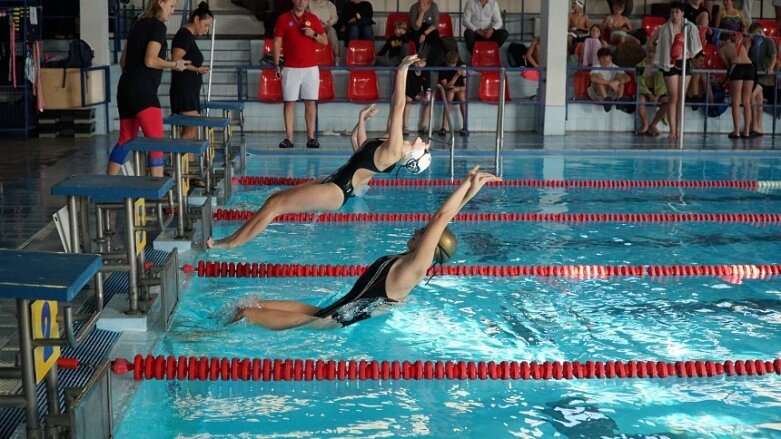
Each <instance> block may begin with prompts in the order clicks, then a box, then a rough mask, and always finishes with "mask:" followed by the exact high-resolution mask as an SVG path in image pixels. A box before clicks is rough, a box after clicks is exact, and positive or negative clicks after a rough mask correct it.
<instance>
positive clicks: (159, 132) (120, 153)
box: [107, 0, 188, 177]
mask: <svg viewBox="0 0 781 439" xmlns="http://www.w3.org/2000/svg"><path fill="white" fill-rule="evenodd" d="M175 8H176V0H150V1H149V2H148V3H147V4H146V8H144V12H142V13H141V15H139V16H138V19H137V20H136V21H135V22H134V23H133V24H132V25H131V27H130V32H129V33H128V36H127V43H126V44H125V48H124V49H123V50H122V57H121V58H120V60H119V64H120V66H121V67H122V76H120V77H119V84H118V85H117V108H118V110H119V140H117V144H116V145H115V146H114V149H113V150H112V151H111V156H110V157H109V163H108V169H107V173H108V174H109V175H117V174H119V172H120V170H121V169H122V164H124V163H125V159H126V158H127V154H128V151H127V150H126V149H125V148H124V146H123V145H124V144H125V143H127V142H129V141H130V140H133V139H134V138H135V137H136V136H137V135H138V129H139V128H140V129H141V130H142V131H143V132H144V136H145V137H151V138H162V137H163V112H162V110H161V109H160V100H159V99H158V98H157V88H158V87H159V86H160V81H161V79H162V77H163V70H165V69H171V70H176V71H180V72H181V71H182V70H184V69H185V67H187V64H188V63H187V61H185V60H183V59H180V60H176V61H174V60H168V59H166V52H167V43H166V38H165V34H166V27H165V22H166V21H167V20H168V17H170V16H171V15H172V14H173V13H174V9H175ZM164 164H165V159H164V158H163V153H162V152H160V151H152V152H150V153H149V156H148V158H147V167H148V168H149V174H150V175H152V176H153V177H162V176H163V165H164Z"/></svg>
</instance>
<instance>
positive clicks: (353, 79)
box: [321, 40, 380, 102]
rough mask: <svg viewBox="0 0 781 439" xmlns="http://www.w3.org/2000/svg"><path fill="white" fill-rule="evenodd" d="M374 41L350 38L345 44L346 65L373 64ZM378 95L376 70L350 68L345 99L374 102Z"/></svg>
mask: <svg viewBox="0 0 781 439" xmlns="http://www.w3.org/2000/svg"><path fill="white" fill-rule="evenodd" d="M374 61H375V55H374V41H368V40H352V41H350V44H349V46H347V59H346V62H347V66H348V67H353V66H373V65H374ZM321 84H322V81H321ZM379 97H380V91H379V86H378V84H377V72H376V71H374V70H350V76H349V78H348V80H347V99H348V100H350V101H352V102H375V101H377V100H378V99H379Z"/></svg>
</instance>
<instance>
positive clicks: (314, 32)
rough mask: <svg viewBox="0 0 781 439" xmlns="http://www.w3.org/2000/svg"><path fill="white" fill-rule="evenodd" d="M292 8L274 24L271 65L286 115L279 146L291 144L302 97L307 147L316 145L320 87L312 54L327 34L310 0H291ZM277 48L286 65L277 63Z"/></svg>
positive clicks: (325, 42) (326, 41)
mask: <svg viewBox="0 0 781 439" xmlns="http://www.w3.org/2000/svg"><path fill="white" fill-rule="evenodd" d="M292 3H293V9H291V10H290V11H289V12H286V13H284V14H282V15H280V16H279V18H277V24H276V26H274V68H275V69H276V72H277V75H281V76H282V100H284V101H285V104H284V107H285V109H284V117H285V135H286V137H285V140H283V141H282V142H281V143H280V144H279V147H280V148H292V147H293V142H292V139H293V131H294V128H295V117H296V101H298V100H299V99H303V100H304V119H305V120H306V135H307V142H306V147H307V148H319V147H320V143H319V142H318V141H317V138H316V137H315V117H316V116H317V114H316V112H317V107H316V106H315V102H316V101H317V97H318V94H319V91H320V70H319V69H318V68H317V61H316V56H315V48H316V47H317V46H315V45H316V44H322V45H324V46H325V45H326V44H328V37H327V35H326V33H325V31H324V30H323V26H322V25H321V24H320V20H319V19H318V18H317V16H316V15H315V14H312V13H311V12H309V10H308V9H307V8H308V7H309V0H292ZM280 49H284V53H285V68H284V69H282V68H281V67H280V65H279V54H280Z"/></svg>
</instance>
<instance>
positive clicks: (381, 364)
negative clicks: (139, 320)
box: [111, 355, 781, 381]
mask: <svg viewBox="0 0 781 439" xmlns="http://www.w3.org/2000/svg"><path fill="white" fill-rule="evenodd" d="M111 370H112V371H113V372H114V374H117V375H121V374H126V373H129V372H133V379H135V380H143V379H147V380H151V379H156V380H180V381H184V380H190V381H194V380H198V381H217V380H220V381H261V380H262V381H348V380H349V381H355V380H372V381H377V380H445V379H447V380H489V379H490V380H550V379H555V380H562V379H568V380H571V379H604V378H684V377H685V378H715V377H718V376H722V375H727V376H736V375H737V376H753V375H765V374H773V373H775V374H776V375H781V359H778V358H776V359H774V360H735V361H733V360H726V361H722V362H714V361H701V360H696V361H675V362H666V361H634V360H630V361H605V362H602V361H585V362H578V361H544V362H539V363H538V362H536V361H532V362H526V361H502V362H494V361H488V362H485V361H377V360H370V361H367V360H360V361H356V360H349V361H347V360H328V361H325V360H313V359H279V358H275V359H271V358H253V359H250V358H243V359H239V358H231V359H228V358H217V357H200V358H196V357H184V356H181V357H179V358H178V359H177V358H174V357H173V356H168V357H163V356H162V355H161V356H157V357H154V356H152V355H147V356H146V357H143V356H141V355H136V356H135V358H134V360H133V362H130V361H128V360H126V359H122V358H119V359H116V360H114V362H113V363H112V366H111Z"/></svg>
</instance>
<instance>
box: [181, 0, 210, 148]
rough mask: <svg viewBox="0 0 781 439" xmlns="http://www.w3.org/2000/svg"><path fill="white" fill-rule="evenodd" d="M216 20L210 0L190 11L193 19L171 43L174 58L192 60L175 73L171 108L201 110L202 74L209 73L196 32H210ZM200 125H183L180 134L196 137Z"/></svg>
mask: <svg viewBox="0 0 781 439" xmlns="http://www.w3.org/2000/svg"><path fill="white" fill-rule="evenodd" d="M213 22H214V15H212V12H211V11H210V10H209V5H208V4H206V2H201V3H200V4H199V5H198V8H197V9H195V10H194V11H193V12H192V14H190V20H189V21H188V22H187V24H185V25H184V26H182V28H181V29H179V32H177V33H176V35H175V36H174V41H173V43H171V58H173V60H174V61H178V60H185V61H188V62H189V63H190V64H189V65H188V66H187V67H186V68H185V69H184V70H183V71H181V72H173V73H171V89H170V94H171V112H172V113H175V114H183V115H187V116H198V115H200V114H201V84H202V81H201V75H205V74H207V73H209V68H208V67H205V66H203V54H202V53H201V50H200V49H198V45H197V44H196V43H195V38H194V37H195V36H196V35H206V34H207V33H209V29H211V27H212V23H213ZM197 132H198V129H197V128H196V127H183V128H182V130H181V132H180V136H181V138H183V139H194V138H195V135H196V134H197Z"/></svg>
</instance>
